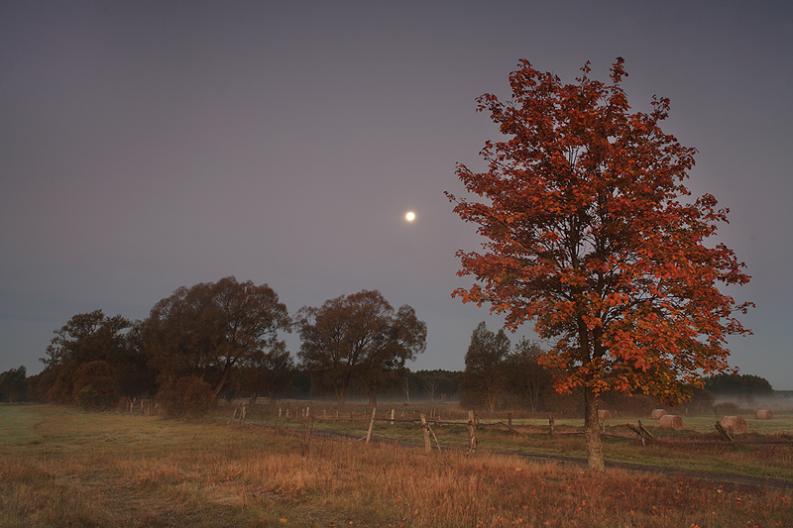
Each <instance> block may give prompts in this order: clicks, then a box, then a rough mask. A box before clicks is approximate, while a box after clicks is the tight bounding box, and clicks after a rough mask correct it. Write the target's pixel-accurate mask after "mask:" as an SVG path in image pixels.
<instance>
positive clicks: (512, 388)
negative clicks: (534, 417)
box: [504, 338, 553, 412]
mask: <svg viewBox="0 0 793 528" xmlns="http://www.w3.org/2000/svg"><path fill="white" fill-rule="evenodd" d="M542 354H543V350H542V348H540V346H539V345H537V344H536V343H532V342H531V341H529V340H528V339H525V338H523V339H521V340H520V341H518V342H517V343H516V344H515V348H514V350H513V351H512V352H511V353H510V354H509V356H507V358H506V359H505V360H504V371H505V376H506V382H507V385H508V387H509V392H510V393H512V394H514V395H516V396H518V397H519V398H520V399H521V400H522V403H525V404H527V405H528V406H529V409H531V412H536V411H538V410H540V406H541V402H542V400H543V397H544V396H547V394H548V392H549V391H550V390H551V389H552V385H553V380H552V379H551V372H550V371H549V370H548V369H546V368H545V367H543V366H542V365H541V364H540V361H539V359H540V357H541V356H542Z"/></svg>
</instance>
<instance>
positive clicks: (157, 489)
mask: <svg viewBox="0 0 793 528" xmlns="http://www.w3.org/2000/svg"><path fill="white" fill-rule="evenodd" d="M331 425H333V424H330V423H325V424H322V422H320V421H317V423H316V424H315V426H316V428H315V430H314V435H313V437H312V438H311V439H310V442H309V443H308V444H306V442H305V435H304V431H303V429H301V428H300V422H299V420H291V421H286V420H282V422H281V423H279V424H272V423H270V424H268V423H265V420H259V421H258V423H257V420H256V417H255V416H252V417H251V419H250V421H249V422H248V423H244V424H238V423H231V424H230V423H228V420H227V419H226V418H224V417H223V416H222V415H220V414H218V415H216V416H215V417H214V418H213V417H210V418H207V419H202V420H200V421H198V420H197V421H180V420H170V419H165V418H162V417H158V416H140V415H129V414H118V413H88V412H83V411H80V410H78V409H75V408H72V407H62V406H54V405H17V406H12V405H2V406H0V483H1V484H0V527H3V528H6V527H39V526H41V527H44V526H47V527H49V526H57V527H61V526H63V527H67V526H68V527H84V526H87V527H92V526H96V527H98V526H121V527H144V526H145V527H169V526H180V527H183V526H191V527H192V526H198V527H210V526H213V527H215V526H245V527H247V526H251V527H265V526H323V527H341V526H372V527H375V526H388V527H391V526H393V527H401V526H404V527H463V526H466V527H467V526H470V527H479V526H481V527H491V526H492V527H507V526H510V527H512V526H569V527H572V526H594V527H615V526H619V527H633V526H636V527H639V526H641V527H667V526H682V527H686V528H691V527H717V526H718V527H721V526H742V527H761V526H763V527H765V526H770V527H789V526H793V524H792V521H791V519H793V487H788V486H785V485H784V482H789V483H791V484H793V457H791V451H790V449H789V448H787V450H785V449H783V448H785V446H776V445H774V446H762V447H763V448H755V447H754V446H752V448H747V447H745V446H726V447H723V446H722V447H720V448H719V449H720V451H714V452H709V451H707V450H706V451H704V452H700V451H699V450H698V449H697V448H691V447H686V448H681V449H679V450H675V449H673V448H669V447H667V446H664V447H663V448H659V447H652V446H647V447H645V448H641V447H640V446H638V445H635V442H634V443H633V444H631V443H630V442H629V441H627V440H626V441H624V442H622V441H618V440H615V439H609V440H608V445H607V456H608V460H609V463H610V464H611V465H613V464H614V462H616V461H617V460H618V459H622V458H627V457H629V456H634V457H637V458H641V457H644V458H645V459H646V460H645V461H647V460H650V461H652V460H656V459H657V460H661V459H663V458H664V457H673V456H676V457H683V453H685V457H686V458H685V461H684V462H682V463H679V464H676V465H674V467H675V468H676V470H677V469H684V467H687V466H689V465H690V460H695V459H697V458H703V459H705V460H706V461H707V462H706V463H704V464H702V466H701V467H700V468H699V471H700V472H701V473H703V474H704V473H707V472H709V471H711V472H712V475H711V476H712V478H710V479H708V478H701V476H698V477H694V476H690V475H686V474H682V473H675V472H663V471H660V472H659V471H658V468H657V469H656V470H652V471H636V470H633V469H631V470H628V469H620V468H610V469H607V471H606V472H605V473H603V474H591V473H589V472H588V471H587V470H585V469H584V468H582V467H580V466H578V465H576V464H567V463H559V462H557V461H540V460H535V459H529V458H526V457H525V456H521V455H522V454H529V453H531V452H535V453H541V452H543V450H545V452H552V451H553V450H556V451H555V452H563V451H564V450H568V454H570V455H571V456H572V455H576V454H577V453H578V450H580V447H579V446H577V444H580V443H581V439H580V438H577V437H574V436H572V435H571V436H570V437H569V438H565V439H564V440H563V443H568V444H569V445H567V446H566V447H559V442H560V441H562V440H561V439H557V441H556V443H555V444H553V445H552V444H551V442H550V441H549V440H545V441H546V442H547V445H545V446H544V447H543V446H542V445H539V444H537V445H534V444H533V442H534V440H531V441H529V440H530V439H529V437H522V436H516V435H509V434H506V433H500V432H489V433H484V432H483V437H482V439H481V444H480V446H481V447H480V449H479V451H478V452H477V453H475V454H467V453H465V452H464V451H463V450H458V449H454V448H453V447H454V442H452V441H451V440H452V438H454V436H455V435H456V434H457V433H455V432H453V429H454V428H456V427H457V426H452V428H451V429H449V430H442V431H439V432H438V437H439V439H440V442H441V444H442V446H443V449H442V450H441V451H440V452H438V451H437V450H434V451H433V452H432V453H429V454H428V453H424V452H423V450H421V449H419V448H414V447H410V445H409V444H411V443H412V442H413V441H414V440H416V435H415V431H414V430H413V429H411V428H409V427H407V424H403V425H399V424H395V425H378V426H377V429H376V430H375V440H374V441H373V442H372V443H370V444H364V443H363V442H362V441H360V440H357V439H354V438H345V437H343V436H339V435H341V434H344V431H343V430H342V429H343V428H341V427H337V428H336V430H335V431H332V430H331V429H332V427H331ZM336 425H339V424H336ZM386 427H388V428H389V429H386ZM346 429H347V434H349V436H351V437H356V436H357V435H358V434H359V433H360V432H361V431H360V430H359V428H358V424H357V423H350V424H349V425H348V426H347V428H346ZM384 429H385V430H386V431H383V430H384ZM392 429H393V430H392ZM389 430H391V432H387V431H389ZM459 436H460V437H461V438H462V434H460V435H459ZM537 441H538V442H539V439H538V440H537ZM620 442H622V443H624V445H621V444H620ZM444 444H445V445H444ZM766 447H773V449H770V450H769V449H767V448H766ZM654 449H662V450H661V451H658V452H655V451H652V450H654ZM666 450H668V451H666ZM727 450H732V452H729V451H727ZM510 452H511V453H510ZM631 453H633V454H632V455H631ZM717 460H724V461H725V462H724V464H725V465H726V466H727V467H729V468H731V469H729V471H732V472H733V473H734V474H735V475H754V476H758V475H762V474H767V475H773V476H774V477H775V478H776V479H777V480H775V481H773V482H774V484H773V485H770V484H769V485H763V484H761V483H759V482H748V483H735V482H730V481H728V480H727V481H725V480H724V479H722V478H721V477H720V476H719V475H720V473H723V470H719V468H718V466H717V465H716V461H717ZM650 465H652V464H650ZM742 467H746V468H748V469H745V470H741V469H740V468H742ZM774 468H776V469H774ZM648 469H650V468H648ZM660 469H662V468H660Z"/></svg>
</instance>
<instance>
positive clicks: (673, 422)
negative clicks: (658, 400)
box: [658, 414, 683, 429]
mask: <svg viewBox="0 0 793 528" xmlns="http://www.w3.org/2000/svg"><path fill="white" fill-rule="evenodd" d="M658 425H660V426H661V427H663V428H664V429H682V428H683V418H681V417H680V416H678V415H676V414H665V415H663V416H661V418H659V419H658Z"/></svg>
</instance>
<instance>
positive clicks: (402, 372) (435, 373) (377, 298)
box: [0, 277, 772, 415]
mask: <svg viewBox="0 0 793 528" xmlns="http://www.w3.org/2000/svg"><path fill="white" fill-rule="evenodd" d="M291 331H297V332H298V333H299V335H300V337H301V346H300V349H299V351H298V352H297V354H296V357H295V356H293V355H292V354H290V352H289V351H288V350H287V349H286V344H285V342H284V340H283V334H284V333H286V332H291ZM426 336H427V328H426V325H425V324H424V323H423V322H422V321H420V320H419V319H418V317H417V315H416V313H415V311H414V309H413V308H412V307H410V306H408V305H404V306H401V307H399V308H394V307H393V306H392V305H391V304H390V303H389V302H388V301H387V300H386V299H385V298H384V297H383V296H382V294H380V292H378V291H374V290H363V291H360V292H356V293H351V294H348V295H342V296H340V297H336V298H333V299H329V300H327V301H325V302H324V303H323V304H321V305H319V306H307V307H303V308H302V309H300V310H299V311H298V312H297V313H296V315H295V316H294V317H292V316H290V315H289V312H288V310H287V308H286V306H285V305H284V304H283V303H281V302H280V301H279V298H278V295H277V294H276V293H275V292H274V291H273V290H272V289H271V288H270V287H269V286H268V285H266V284H261V285H256V284H254V283H252V282H250V281H247V282H238V281H237V280H236V279H235V278H233V277H227V278H223V279H221V280H219V281H217V282H211V283H200V284H196V285H194V286H192V287H189V288H186V287H183V288H179V289H177V290H176V291H174V292H173V293H172V294H171V295H170V296H168V297H166V298H164V299H162V300H160V301H159V302H157V303H156V304H155V305H154V307H153V308H152V309H151V311H150V313H149V316H148V317H147V318H146V319H144V320H142V321H132V320H130V319H128V318H126V317H123V316H121V315H115V316H109V315H107V314H105V313H104V312H103V311H102V310H95V311H93V312H88V313H81V314H76V315H74V316H72V317H71V318H70V319H69V320H68V321H67V322H66V323H65V324H64V325H63V326H62V327H61V328H59V329H58V330H56V331H55V332H54V336H53V338H52V340H51V342H50V344H49V346H48V347H47V350H46V355H45V357H44V358H42V361H43V362H44V364H45V368H44V370H42V371H41V372H40V373H39V374H36V375H35V376H30V377H26V372H25V368H24V367H20V368H18V369H11V370H8V371H6V372H3V373H0V400H2V401H11V402H15V401H24V400H27V399H33V400H38V401H51V402H59V403H75V404H79V405H81V406H83V407H86V408H99V409H101V408H109V407H112V406H113V405H115V404H116V403H117V402H118V401H119V399H121V398H157V399H158V400H159V401H161V402H162V403H163V405H164V406H166V407H167V408H168V410H169V411H171V412H172V413H173V414H184V413H186V412H188V411H189V409H194V408H204V407H206V406H207V405H208V404H210V403H211V402H212V401H214V400H216V399H217V398H236V397H251V398H256V397H266V398H270V399H275V398H334V399H336V400H337V401H338V402H340V403H343V402H344V401H346V400H347V399H348V398H350V397H353V398H367V399H368V400H369V402H370V403H372V404H375V403H376V402H377V398H378V397H385V398H389V399H392V400H393V399H401V400H403V401H411V400H427V399H428V400H438V401H443V400H457V399H459V400H460V401H461V402H462V403H463V404H464V405H466V406H471V407H480V408H484V409H488V410H490V411H495V410H499V409H516V408H524V409H527V410H530V411H532V412H538V413H545V412H554V413H558V414H570V415H580V413H581V412H583V408H582V406H581V403H580V401H581V398H580V397H579V396H580V395H578V394H576V393H575V392H574V393H573V394H567V395H559V394H557V392H556V391H555V390H554V384H553V382H554V378H553V372H551V371H550V370H548V369H547V368H545V367H543V366H542V365H541V364H540V362H538V358H539V357H540V356H541V355H542V354H543V352H544V351H543V349H542V348H541V347H540V346H539V345H538V344H537V343H533V342H531V341H529V340H527V339H525V338H524V339H520V340H519V341H518V342H517V343H515V344H514V345H513V344H512V343H511V342H510V339H509V338H508V337H507V335H506V333H505V332H504V330H502V329H499V330H497V331H491V330H489V329H488V328H487V326H486V325H485V323H484V322H483V323H480V324H479V325H478V326H477V327H476V328H475V329H474V331H473V333H472V335H471V340H470V344H469V347H468V350H467V353H466V355H465V370H464V371H463V372H457V371H449V370H420V371H415V372H413V371H411V370H410V369H408V367H407V363H408V362H409V361H411V360H413V359H415V358H416V356H417V355H418V354H420V353H422V352H423V351H424V348H425V343H426ZM771 392H772V389H771V386H770V384H768V382H767V381H766V380H764V379H763V378H760V377H757V376H751V375H738V374H722V375H718V376H713V377H711V378H708V379H707V380H706V386H705V390H700V391H696V392H695V393H694V398H693V400H692V403H691V404H692V405H694V406H697V405H700V406H702V407H703V408H706V407H708V406H712V403H713V396H712V394H721V393H730V394H733V395H739V396H747V397H751V396H753V395H767V394H769V393H771ZM605 403H606V405H609V406H611V407H616V408H622V409H625V410H636V411H643V410H644V409H645V408H650V407H652V406H654V405H656V402H654V401H652V400H650V399H649V398H645V397H642V396H640V395H627V396H623V395H612V396H611V397H610V398H609V399H607V401H606V402H605Z"/></svg>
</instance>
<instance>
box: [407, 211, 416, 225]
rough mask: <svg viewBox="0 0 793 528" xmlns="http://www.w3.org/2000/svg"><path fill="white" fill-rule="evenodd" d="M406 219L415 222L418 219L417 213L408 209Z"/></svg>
mask: <svg viewBox="0 0 793 528" xmlns="http://www.w3.org/2000/svg"><path fill="white" fill-rule="evenodd" d="M405 221H406V222H411V223H412V222H415V221H416V213H415V212H413V211H408V212H407V213H405Z"/></svg>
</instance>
